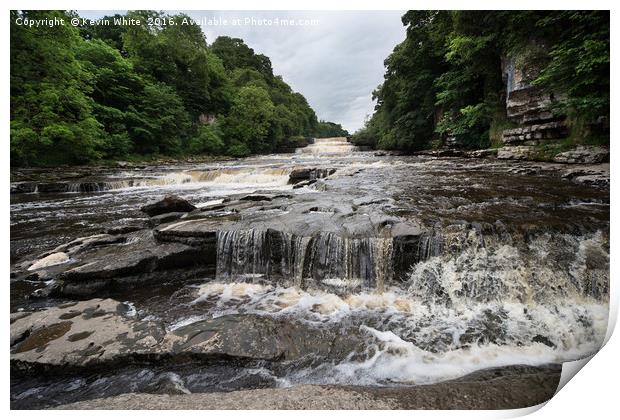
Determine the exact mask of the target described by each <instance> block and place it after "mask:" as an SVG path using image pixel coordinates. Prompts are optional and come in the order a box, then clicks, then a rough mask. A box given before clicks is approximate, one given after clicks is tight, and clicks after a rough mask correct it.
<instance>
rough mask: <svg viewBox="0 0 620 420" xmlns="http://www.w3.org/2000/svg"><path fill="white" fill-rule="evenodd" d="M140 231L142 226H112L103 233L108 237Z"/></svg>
mask: <svg viewBox="0 0 620 420" xmlns="http://www.w3.org/2000/svg"><path fill="white" fill-rule="evenodd" d="M142 229H144V226H143V225H124V226H112V227H110V228H108V229H106V230H105V232H104V233H107V234H109V235H125V234H127V233H132V232H137V231H139V230H142Z"/></svg>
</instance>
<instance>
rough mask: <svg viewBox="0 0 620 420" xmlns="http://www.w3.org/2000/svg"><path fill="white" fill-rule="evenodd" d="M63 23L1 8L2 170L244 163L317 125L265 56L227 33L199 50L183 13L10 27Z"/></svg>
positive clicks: (198, 36)
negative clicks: (221, 158) (204, 157)
mask: <svg viewBox="0 0 620 420" xmlns="http://www.w3.org/2000/svg"><path fill="white" fill-rule="evenodd" d="M74 16H76V15H75V14H73V13H71V12H62V11H53V12H47V11H12V12H11V162H12V164H14V165H55V164H65V163H68V164H77V163H85V162H89V161H92V160H96V159H101V158H104V159H111V158H122V157H128V156H135V155H148V154H164V155H183V154H226V155H232V156H246V155H248V154H251V153H270V152H273V151H278V150H281V149H287V148H290V146H291V145H294V144H295V142H298V141H299V139H303V138H304V137H311V136H315V135H316V134H317V129H318V128H319V127H322V126H319V123H318V121H317V117H316V114H315V112H314V111H313V110H312V108H311V107H310V106H309V105H308V102H307V101H306V99H305V98H304V97H303V95H301V94H300V93H297V92H294V91H293V90H292V89H291V88H290V86H289V85H288V84H287V83H286V82H284V80H282V78H281V77H280V76H276V75H274V74H273V70H272V66H271V61H270V60H269V58H268V57H266V56H264V55H261V54H256V53H255V52H254V51H253V50H252V49H251V48H250V47H248V46H247V45H246V44H245V43H244V42H243V40H241V39H237V38H229V37H219V38H217V39H216V40H214V41H213V42H212V44H211V45H209V44H208V43H207V40H206V39H205V36H204V34H203V33H202V31H201V29H200V27H199V26H197V25H195V24H193V23H192V21H191V19H189V18H188V16H186V15H183V14H179V15H174V16H169V15H165V14H162V13H159V12H152V11H138V12H129V13H128V14H127V15H126V17H130V18H133V19H137V20H140V21H141V22H142V24H141V25H139V26H138V25H119V24H118V23H117V22H115V20H118V19H120V18H122V17H123V16H121V15H115V16H109V17H105V18H104V19H105V20H107V21H109V22H110V24H109V25H84V26H82V27H77V28H76V27H73V26H71V25H69V24H66V25H57V26H52V27H50V26H39V27H36V26H32V27H29V26H25V25H18V24H17V23H16V19H17V18H19V17H23V18H29V19H44V18H53V17H58V18H64V19H65V21H66V22H68V19H69V18H71V17H74ZM170 19H173V20H174V21H175V23H176V24H175V25H170V24H167V23H168V22H170ZM182 22H183V24H181V23H182ZM149 23H151V24H149Z"/></svg>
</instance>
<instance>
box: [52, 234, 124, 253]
mask: <svg viewBox="0 0 620 420" xmlns="http://www.w3.org/2000/svg"><path fill="white" fill-rule="evenodd" d="M126 240H127V238H126V237H125V236H122V235H109V234H106V233H101V234H98V235H92V236H86V237H82V238H77V239H74V240H73V241H71V242H68V243H66V244H63V245H60V246H58V247H56V248H55V249H54V250H52V253H57V252H64V253H67V254H69V255H73V254H76V253H78V252H85V251H88V250H90V249H95V248H98V247H101V246H105V245H114V244H120V243H123V242H125V241H126ZM49 254H50V253H47V254H43V255H42V256H47V255H49Z"/></svg>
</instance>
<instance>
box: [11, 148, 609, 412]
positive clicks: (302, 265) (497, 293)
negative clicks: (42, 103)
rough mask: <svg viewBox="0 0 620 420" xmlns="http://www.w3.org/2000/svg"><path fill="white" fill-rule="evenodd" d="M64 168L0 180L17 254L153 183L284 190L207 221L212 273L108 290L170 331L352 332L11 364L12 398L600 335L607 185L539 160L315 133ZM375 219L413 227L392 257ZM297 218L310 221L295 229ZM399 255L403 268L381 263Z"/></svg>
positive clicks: (437, 374)
mask: <svg viewBox="0 0 620 420" xmlns="http://www.w3.org/2000/svg"><path fill="white" fill-rule="evenodd" d="M299 168H325V169H336V172H335V173H334V174H332V175H330V176H328V177H327V178H324V179H319V180H318V181H316V182H315V183H314V184H312V185H307V186H304V187H302V188H293V186H292V185H290V184H288V178H289V174H290V173H291V172H292V171H293V170H295V169H299ZM55 175H56V176H57V177H58V178H59V179H60V180H63V179H64V178H63V175H62V171H59V172H58V173H56V174H55ZM16 181H18V180H16ZM37 182H43V181H40V180H39V181H37ZM86 182H89V183H90V184H87V183H86ZM66 183H67V191H66V192H60V193H39V192H34V193H27V194H12V195H11V254H12V257H13V259H14V260H19V259H20V258H23V257H24V256H26V255H32V254H33V253H34V254H37V253H40V252H42V251H45V250H47V249H49V248H52V247H53V246H56V245H58V244H61V243H64V242H67V241H69V240H71V239H73V238H75V237H79V236H86V235H88V234H92V233H98V232H101V231H102V230H104V229H105V228H106V227H112V226H118V225H122V224H135V223H145V222H146V221H147V219H146V218H145V217H144V215H143V214H141V213H140V211H139V207H140V206H142V205H144V204H145V203H146V202H148V201H151V200H154V199H157V198H161V196H163V195H164V194H168V193H174V194H177V195H179V196H181V197H184V198H186V199H188V200H189V201H190V202H192V203H193V204H195V205H196V206H197V207H204V206H208V205H210V204H213V203H221V202H222V201H225V200H227V199H229V198H231V197H233V198H234V197H238V196H239V195H240V194H247V193H252V192H257V191H263V192H265V191H267V192H274V191H275V192H283V191H284V192H286V193H287V194H290V198H287V200H288V201H287V202H286V203H285V204H277V205H276V204H274V205H273V206H272V207H271V208H265V207H256V208H254V207H249V208H247V209H244V211H243V212H241V213H240V216H239V217H238V222H236V223H238V224H239V225H240V226H241V227H235V228H234V229H232V230H223V231H222V232H220V233H219V234H218V256H217V274H216V276H215V278H205V279H203V281H201V282H198V283H196V284H191V285H185V286H179V285H174V284H170V285H162V287H160V288H158V289H152V290H148V291H132V292H127V293H125V294H122V295H120V296H116V298H117V299H119V300H121V301H128V302H131V303H132V305H133V306H134V307H135V314H130V315H131V316H136V317H138V318H140V319H149V320H159V321H161V322H163V323H164V324H165V325H166V328H167V329H168V330H174V329H177V328H181V327H182V326H184V325H188V324H190V323H192V322H196V321H199V320H202V319H213V318H217V317H222V316H242V315H248V314H251V315H256V316H259V317H269V318H277V319H285V320H287V322H290V323H292V325H297V326H298V328H302V327H301V326H303V328H310V329H318V330H323V331H329V332H332V333H333V332H337V333H338V334H341V335H343V336H347V337H352V340H351V341H352V342H351V343H348V344H347V345H349V346H350V347H345V348H343V354H341V355H338V356H334V357H330V358H328V359H325V358H323V357H322V356H320V355H317V356H316V357H315V356H313V354H308V355H307V357H306V358H302V359H300V360H301V361H300V360H298V361H296V362H295V363H275V364H274V363H262V364H261V363H257V364H256V366H244V367H238V366H237V367H233V366H227V365H222V366H200V367H192V368H184V367H181V366H179V367H169V368H167V369H163V370H162V368H161V367H157V368H155V367H146V368H140V369H138V368H135V369H134V368H129V369H127V370H126V371H123V372H117V373H110V374H104V375H102V376H101V375H99V376H97V377H94V376H88V377H86V376H85V377H70V378H63V379H57V380H56V381H54V380H49V379H46V380H36V379H29V380H28V381H25V380H23V379H20V380H16V381H15V382H14V383H13V384H12V391H11V398H12V400H13V401H14V404H15V405H16V406H28V404H29V403H32V404H35V401H39V402H38V403H36V404H39V403H40V404H42V405H44V406H45V405H55V404H59V403H61V402H68V401H72V400H77V399H85V398H93V397H96V396H107V395H113V394H114V393H115V392H118V391H119V390H120V391H122V392H130V391H132V390H139V391H142V392H181V393H186V392H204V391H206V390H231V389H241V388H248V387H250V388H251V387H264V386H290V385H295V384H302V383H321V384H355V385H376V386H385V385H394V384H399V385H402V386H406V385H413V384H426V383H433V382H438V381H444V380H449V379H453V378H457V377H460V376H463V375H466V374H468V373H471V372H474V371H477V370H480V369H485V368H490V367H497V366H506V365H517V364H528V365H544V364H548V363H561V362H563V361H567V360H574V359H578V358H581V357H585V356H587V355H589V354H591V353H593V352H595V351H597V350H598V348H599V347H600V345H601V343H602V340H603V337H604V335H605V330H606V326H607V315H608V314H607V312H608V284H609V192H608V191H607V190H601V189H594V188H590V187H585V186H581V185H576V184H572V183H570V182H568V181H566V180H564V179H562V178H561V177H560V175H559V172H558V170H557V168H555V167H554V166H553V165H548V166H545V165H540V164H533V163H518V164H517V163H510V162H501V161H493V160H477V159H471V160H467V159H456V158H443V159H436V158H430V157H421V156H417V157H414V156H376V155H375V154H373V153H371V152H359V151H356V150H355V149H354V148H353V147H352V146H351V145H348V144H345V143H343V142H342V141H340V140H337V141H334V140H330V141H324V142H322V143H321V142H319V143H316V144H315V145H312V146H310V147H308V148H306V149H303V150H300V151H298V152H297V153H295V154H288V155H271V156H263V157H257V158H249V159H244V160H238V161H228V162H216V163H210V164H191V165H190V164H188V165H174V166H163V167H162V166H159V167H145V168H140V169H126V170H119V171H117V172H108V171H107V172H105V173H100V174H97V173H92V174H90V175H89V176H88V178H87V179H77V180H76V179H74V178H72V179H68V178H67V179H66ZM85 185H86V186H85ZM93 185H95V186H96V188H95V187H93ZM306 205H307V207H303V206H306ZM298 207H299V208H301V207H303V209H305V210H304V211H298ZM325 215H328V217H327V218H325ZM330 215H331V216H330ZM332 216H333V217H332ZM274 217H275V218H278V219H277V220H282V221H284V222H285V223H284V224H285V225H286V228H287V229H289V230H291V232H290V233H287V234H286V235H288V236H286V235H285V236H286V241H284V242H283V243H286V244H288V245H287V247H288V248H287V251H286V255H285V257H283V259H282V267H281V268H279V269H278V273H285V277H286V278H275V277H271V276H270V275H269V273H270V272H271V271H270V270H272V268H270V267H266V265H268V264H266V263H265V261H267V259H266V257H264V255H263V254H264V253H265V252H266V247H267V244H268V243H269V242H268V241H267V240H266V239H265V232H264V231H263V230H260V229H259V228H257V226H259V225H260V224H261V223H265V220H270V218H274ZM339 217H342V219H339ZM386 218H387V219H386ZM390 218H393V219H394V220H396V219H398V220H400V221H403V220H405V221H407V222H410V223H415V224H416V225H417V226H420V227H421V228H422V229H423V230H424V231H425V232H426V233H425V236H424V237H423V240H422V241H421V242H420V244H419V245H418V248H419V249H418V250H417V251H416V258H415V260H406V261H398V259H397V258H396V257H395V255H397V253H398V252H399V250H398V249H397V248H395V247H396V244H395V243H393V241H392V238H391V236H384V235H383V234H378V233H377V232H383V231H384V228H385V226H386V224H387V227H388V228H391V225H389V224H391V223H392V221H390V220H391V219H390ZM323 220H326V222H325V224H324V225H321V223H323ZM340 220H344V222H341V221H340ZM386 220H387V222H386ZM312 223H315V224H316V223H318V224H319V225H320V226H322V227H323V229H324V231H325V232H322V233H321V234H320V235H316V234H315V235H314V236H313V237H312V238H310V237H309V236H306V231H305V230H303V229H307V225H311V224H312ZM368 226H370V228H368ZM362 227H363V229H362ZM295 229H298V230H295ZM299 229H302V230H299ZM343 232H344V233H343ZM368 232H374V233H372V234H370V233H368ZM396 265H398V266H399V267H396ZM397 269H398V270H400V271H403V270H404V272H405V273H406V274H405V275H400V276H396V275H395V272H396V271H397ZM50 303H51V302H50ZM43 305H45V303H43ZM309 348H312V346H310V347H309ZM345 350H346V351H345ZM188 369H189V370H188ZM190 372H191V373H190ZM192 375H193V376H192ZM224 378H226V380H224ZM123 384H124V385H123ZM130 384H133V385H130ZM78 390H79V391H78ZM170 390H173V391H170ZM35 394H37V395H39V397H33V395H35ZM37 398H38V400H37Z"/></svg>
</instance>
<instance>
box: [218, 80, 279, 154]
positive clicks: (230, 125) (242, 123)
mask: <svg viewBox="0 0 620 420" xmlns="http://www.w3.org/2000/svg"><path fill="white" fill-rule="evenodd" d="M274 108H275V107H274V105H273V102H271V99H270V97H269V93H267V91H266V90H265V89H263V88H261V87H258V86H244V87H243V88H241V89H240V90H239V92H238V93H237V96H236V97H235V99H234V102H233V106H232V108H231V110H230V115H229V116H228V117H227V118H226V126H225V127H226V128H225V131H226V134H227V136H228V137H230V138H231V139H232V141H233V142H235V141H237V142H239V143H242V144H244V145H247V146H248V149H249V150H250V152H251V153H261V152H267V151H269V150H272V148H273V147H272V145H271V144H270V142H269V141H270V139H269V138H268V134H269V127H270V124H271V121H272V118H273V116H274Z"/></svg>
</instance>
